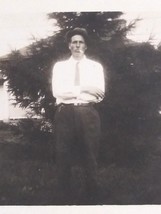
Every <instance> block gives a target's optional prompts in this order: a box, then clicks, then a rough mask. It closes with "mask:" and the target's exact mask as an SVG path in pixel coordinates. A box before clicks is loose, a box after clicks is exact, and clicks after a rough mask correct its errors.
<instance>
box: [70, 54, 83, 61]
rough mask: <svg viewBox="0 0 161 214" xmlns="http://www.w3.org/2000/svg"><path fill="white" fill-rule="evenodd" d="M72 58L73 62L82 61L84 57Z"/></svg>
mask: <svg viewBox="0 0 161 214" xmlns="http://www.w3.org/2000/svg"><path fill="white" fill-rule="evenodd" d="M72 58H73V59H74V60H75V61H81V60H82V59H84V58H85V55H83V56H81V57H76V56H73V55H72Z"/></svg>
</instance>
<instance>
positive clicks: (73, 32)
mask: <svg viewBox="0 0 161 214" xmlns="http://www.w3.org/2000/svg"><path fill="white" fill-rule="evenodd" d="M74 35H81V36H82V37H83V38H84V40H85V42H86V44H87V43H88V33H87V31H86V29H85V28H79V27H77V28H74V29H73V30H70V31H68V32H67V34H66V41H67V43H69V42H70V40H71V37H72V36H74Z"/></svg>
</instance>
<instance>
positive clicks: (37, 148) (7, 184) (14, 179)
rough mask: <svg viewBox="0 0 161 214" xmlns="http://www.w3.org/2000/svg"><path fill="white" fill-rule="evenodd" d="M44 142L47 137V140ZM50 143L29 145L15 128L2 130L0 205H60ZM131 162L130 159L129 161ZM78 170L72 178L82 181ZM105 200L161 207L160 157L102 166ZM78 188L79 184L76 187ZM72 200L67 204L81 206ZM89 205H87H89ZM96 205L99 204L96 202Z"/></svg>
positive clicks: (100, 175) (103, 201)
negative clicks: (131, 162) (159, 205)
mask: <svg viewBox="0 0 161 214" xmlns="http://www.w3.org/2000/svg"><path fill="white" fill-rule="evenodd" d="M44 139H45V138H44ZM51 146H52V145H51V142H47V141H46V142H45V141H44V142H41V143H40V142H39V139H37V141H36V140H35V141H34V142H29V139H28V138H27V137H25V136H23V135H22V134H21V133H20V132H18V133H16V132H15V130H14V129H10V128H8V127H6V128H5V127H0V172H1V176H0V204H1V205H59V204H61V201H59V199H58V198H59V193H58V192H57V180H56V171H55V170H56V166H55V162H54V158H53V153H51V148H52V147H51ZM136 158H137V157H136ZM127 161H128V160H127ZM78 171H81V170H79V168H74V169H73V176H74V178H77V180H79V176H80V174H79V173H78ZM99 181H100V184H101V187H102V197H101V201H99V202H98V204H107V205H108V204H115V205H120V204H121V205H128V204H160V202H161V156H160V153H159V154H158V153H156V154H155V155H150V154H148V157H146V158H145V160H144V158H143V159H141V161H140V162H137V161H136V164H135V162H134V163H133V164H128V163H124V162H121V160H120V162H119V161H118V160H117V161H115V159H113V160H111V159H110V160H109V161H107V162H106V163H103V162H102V161H100V163H99ZM75 185H76V186H75V187H76V188H79V185H78V184H75ZM82 203H83V202H82V201H79V200H78V201H77V202H74V201H71V202H68V204H82ZM87 204H88V202H87ZM96 204H97V202H96Z"/></svg>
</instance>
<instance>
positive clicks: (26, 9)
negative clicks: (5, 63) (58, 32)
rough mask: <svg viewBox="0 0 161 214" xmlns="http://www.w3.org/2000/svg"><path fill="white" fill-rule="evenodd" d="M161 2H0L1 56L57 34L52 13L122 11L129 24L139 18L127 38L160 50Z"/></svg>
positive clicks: (31, 0)
mask: <svg viewBox="0 0 161 214" xmlns="http://www.w3.org/2000/svg"><path fill="white" fill-rule="evenodd" d="M159 9H160V10H161V2H158V1H157V0H153V1H148V0H139V1H136V0H135V1H133V0H113V1H112V3H109V1H108V0H96V1H93V0H80V1H78V0H77V1H76V0H70V1H69V0H68V1H67V0H66V1H65V0H55V1H54V0H27V1H25V0H0V29H1V30H0V56H3V55H5V54H8V53H9V52H10V51H11V50H17V49H20V48H22V47H24V46H27V45H29V44H31V43H32V41H33V40H32V37H33V36H35V37H36V38H38V39H39V38H45V37H47V36H49V35H51V34H52V32H53V30H54V23H53V21H51V20H49V19H48V18H47V14H48V13H49V12H55V11H57V12H59V11H63V12H67V11H102V10H103V11H117V10H120V11H123V12H124V13H125V14H124V15H123V18H125V19H126V20H127V23H128V22H130V21H132V20H134V19H136V18H140V19H141V21H139V22H138V23H137V25H136V28H135V29H134V30H133V31H132V32H130V33H129V35H128V37H129V38H130V39H132V40H134V41H140V42H141V41H148V40H149V38H151V43H152V44H154V45H155V46H157V45H158V44H159V42H160V41H161V26H160V23H161V11H160V10H159Z"/></svg>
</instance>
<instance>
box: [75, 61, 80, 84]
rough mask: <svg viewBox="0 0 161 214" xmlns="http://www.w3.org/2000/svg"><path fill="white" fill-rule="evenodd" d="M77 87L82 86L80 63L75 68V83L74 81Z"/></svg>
mask: <svg viewBox="0 0 161 214" xmlns="http://www.w3.org/2000/svg"><path fill="white" fill-rule="evenodd" d="M74 85H75V86H79V85H80V72H79V62H77V63H76V67H75V81H74Z"/></svg>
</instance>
